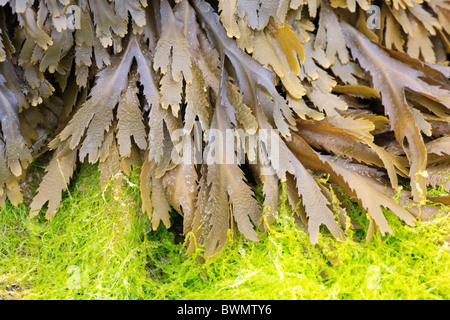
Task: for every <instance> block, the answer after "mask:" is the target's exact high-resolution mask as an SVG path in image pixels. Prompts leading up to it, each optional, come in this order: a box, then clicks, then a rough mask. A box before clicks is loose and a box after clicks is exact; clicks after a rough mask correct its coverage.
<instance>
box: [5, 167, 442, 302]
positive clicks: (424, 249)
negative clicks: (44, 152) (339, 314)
mask: <svg viewBox="0 0 450 320" xmlns="http://www.w3.org/2000/svg"><path fill="white" fill-rule="evenodd" d="M98 179H99V173H98V172H97V170H96V167H95V166H91V165H83V166H81V169H80V170H79V171H78V172H77V177H76V180H75V181H74V183H73V184H72V185H71V187H70V189H69V190H70V191H69V192H66V193H65V194H64V200H63V202H62V205H61V208H60V210H59V211H58V213H57V214H56V216H55V218H53V219H52V220H51V221H48V220H46V219H45V218H43V217H41V216H42V215H41V216H39V217H36V218H33V219H30V218H29V215H28V214H29V211H28V209H27V207H26V206H25V205H20V206H18V207H13V206H11V205H9V204H8V205H7V206H6V207H5V208H4V209H2V210H1V212H0V239H1V241H0V299H443V300H446V299H449V298H450V246H449V242H450V239H449V236H450V235H449V234H450V217H448V216H445V215H442V216H440V217H438V218H436V219H434V220H433V221H431V222H418V223H417V226H416V227H414V228H413V227H409V226H407V225H405V224H403V223H402V222H401V221H399V220H398V219H397V218H396V217H395V216H394V215H393V214H391V213H389V212H385V214H386V216H387V219H388V221H389V224H390V225H391V227H392V229H393V231H394V234H393V235H387V236H385V237H381V235H379V234H375V235H374V237H373V239H372V241H371V242H370V243H369V244H368V245H367V246H366V245H365V231H364V230H366V229H367V226H368V221H367V219H366V218H365V213H364V212H363V211H362V210H360V209H359V208H358V207H357V206H355V205H353V210H352V212H351V213H350V215H351V216H352V217H353V218H354V219H355V220H358V222H359V223H360V224H361V225H362V226H363V228H362V229H358V230H352V229H347V230H346V233H347V235H348V238H349V240H347V241H346V242H337V241H336V240H334V239H333V238H332V237H331V236H329V235H327V233H326V232H325V231H324V232H322V235H321V240H320V246H311V245H310V244H309V240H308V236H307V234H306V233H305V232H304V231H303V230H302V229H300V228H299V227H298V226H297V225H296V224H295V222H294V219H293V218H292V213H291V212H290V210H289V209H288V208H287V207H286V206H284V199H283V198H282V205H281V208H280V215H279V217H278V218H277V219H276V221H275V223H274V224H273V225H272V227H271V229H270V230H269V231H268V232H267V233H266V234H265V235H263V236H262V237H261V240H260V242H258V243H253V242H250V241H247V240H246V239H244V238H243V237H241V236H239V235H238V236H236V237H232V236H231V234H230V243H229V245H228V246H227V247H226V248H225V250H224V251H223V252H221V253H220V254H219V255H217V256H215V257H213V258H211V259H210V260H208V261H207V262H205V263H199V259H200V258H201V249H202V248H199V250H198V252H199V254H198V255H197V256H193V257H186V255H185V247H184V245H183V243H182V241H183V238H182V237H180V236H179V235H177V233H176V232H175V231H174V230H173V229H175V230H176V229H177V228H178V229H179V225H180V223H181V218H180V217H178V216H177V215H176V214H174V215H173V216H172V219H173V224H174V227H172V228H171V229H169V230H167V229H166V228H165V227H164V226H160V227H159V229H158V230H156V231H152V230H151V226H150V223H149V221H148V218H147V217H146V216H145V215H143V214H142V212H141V210H140V206H141V203H140V200H139V188H138V185H137V184H138V177H137V175H132V176H130V177H127V178H126V180H125V182H126V183H125V184H126V187H125V188H124V189H123V190H122V191H121V192H120V194H119V193H118V192H114V191H112V190H113V189H112V188H106V189H105V190H101V189H100V188H99V187H98V185H99V184H98ZM442 209H443V210H442V212H444V213H445V212H448V210H449V207H442ZM179 239H181V242H180V240H179ZM330 248H332V249H330ZM327 257H328V258H327ZM333 257H338V259H339V263H338V264H337V265H336V266H333V265H332V264H331V263H330V259H329V258H333Z"/></svg>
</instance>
